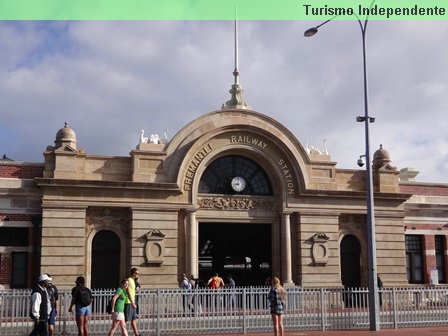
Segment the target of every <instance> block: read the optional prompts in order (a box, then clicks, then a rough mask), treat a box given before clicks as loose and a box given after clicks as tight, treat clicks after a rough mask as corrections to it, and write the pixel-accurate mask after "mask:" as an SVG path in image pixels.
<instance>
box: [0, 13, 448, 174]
mask: <svg viewBox="0 0 448 336" xmlns="http://www.w3.org/2000/svg"><path fill="white" fill-rule="evenodd" d="M315 24H317V23H315V22H311V21H306V22H305V21H303V22H301V21H296V22H293V21H242V22H240V24H239V28H240V29H239V35H240V36H239V37H240V40H239V51H240V59H239V61H240V62H239V64H240V74H241V77H240V79H241V84H242V86H243V88H244V89H245V98H246V100H247V102H248V103H249V104H250V105H251V106H252V107H253V108H254V109H255V110H257V111H259V112H262V113H265V114H267V115H269V116H271V117H273V118H275V119H277V120H278V121H279V122H281V123H283V124H284V125H286V126H287V127H288V128H289V129H290V130H291V131H292V133H294V134H295V135H296V137H297V138H298V139H299V140H300V141H302V143H303V144H305V142H306V141H307V140H308V141H309V142H310V144H312V145H317V146H322V141H323V139H327V145H328V148H329V150H330V152H331V155H332V159H333V160H335V161H337V162H338V167H340V168H357V166H356V160H357V158H358V156H359V155H360V154H362V153H363V151H364V128H363V125H362V124H359V123H356V122H355V117H356V116H358V115H363V113H364V110H363V86H362V82H363V75H362V49H361V33H360V29H359V27H358V25H357V22H347V21H334V22H330V23H328V24H327V25H325V26H323V27H322V28H320V30H319V33H318V34H317V35H316V36H314V37H313V38H305V37H303V32H304V31H305V30H306V29H307V28H309V27H310V26H312V25H315ZM447 35H448V23H447V22H446V21H432V22H429V21H428V22H422V21H387V22H386V21H384V22H383V21H371V22H369V26H368V31H367V66H368V84H369V108H370V111H371V115H372V116H375V117H376V118H377V119H376V122H375V123H374V124H372V127H371V150H372V153H373V152H374V151H375V150H376V149H377V148H378V147H379V144H380V143H381V144H383V146H384V148H386V149H387V150H389V152H390V154H391V158H392V161H393V162H392V164H393V165H395V166H397V167H398V168H403V167H406V166H412V167H414V168H416V169H417V170H419V171H420V172H421V173H420V175H419V176H418V179H419V180H422V181H432V182H436V181H438V182H445V183H447V182H448V177H447V176H448V174H447V173H448V166H447V163H446V162H447V158H448V153H447V148H448V136H447V135H446V134H447V133H446V129H447V126H448V125H447V123H448V122H447V120H448V118H446V117H445V114H446V110H447V107H448V92H447V90H448V87H447V85H446V78H447V77H448V63H447V62H446V56H447V55H448V45H447V44H446V43H444V41H445V40H446V37H447ZM0 57H2V64H1V65H0V71H1V74H0V75H1V76H0V131H1V132H0V134H1V135H0V150H1V152H0V154H7V155H8V156H9V157H11V158H13V159H16V160H24V161H42V160H43V157H42V151H43V150H44V149H45V147H46V146H47V145H50V144H52V143H53V140H54V136H55V134H56V131H57V130H58V129H59V128H60V127H62V126H63V123H64V121H68V122H69V123H70V125H71V127H73V128H74V130H75V131H76V133H77V136H78V143H79V145H80V146H81V147H83V148H85V149H86V151H87V153H89V154H100V155H101V154H104V155H128V153H129V151H130V150H132V149H133V148H134V147H135V145H136V144H137V141H138V138H139V132H140V130H141V129H142V128H143V129H145V131H147V133H160V134H161V133H163V130H164V129H165V128H168V129H169V130H170V136H173V135H174V133H175V132H177V131H178V130H179V129H180V128H181V127H183V126H184V125H185V124H187V123H188V122H190V121H191V120H193V119H194V118H196V117H198V116H200V115H202V114H205V113H207V112H209V111H212V110H215V109H219V108H220V106H221V104H222V103H224V102H225V101H227V100H228V99H229V93H228V90H229V88H230V85H231V84H232V82H233V77H232V71H233V61H234V60H233V22H231V21H171V22H160V21H149V22H148V21H132V22H123V21H120V22H114V21H104V22H103V21H91V22H90V21H89V22H85V21H74V22H2V23H0Z"/></svg>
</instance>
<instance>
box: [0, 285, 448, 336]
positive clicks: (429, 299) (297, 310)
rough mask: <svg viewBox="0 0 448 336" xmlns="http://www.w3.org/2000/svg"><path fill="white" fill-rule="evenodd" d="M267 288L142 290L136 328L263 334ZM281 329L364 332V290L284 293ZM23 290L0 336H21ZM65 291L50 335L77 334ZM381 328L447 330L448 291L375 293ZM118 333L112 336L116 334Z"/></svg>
mask: <svg viewBox="0 0 448 336" xmlns="http://www.w3.org/2000/svg"><path fill="white" fill-rule="evenodd" d="M268 291H269V288H267V287H261V288H253V287H248V288H244V287H237V288H232V289H222V290H216V289H215V290H213V289H199V290H192V291H183V290H179V289H158V290H149V289H147V290H145V289H143V290H142V291H141V292H140V293H139V295H138V305H139V310H138V316H139V321H138V325H139V329H140V330H141V331H142V333H144V334H150V335H166V334H170V335H176V334H178V335H186V334H193V333H194V334H199V333H203V334H208V335H210V334H213V333H246V332H266V331H270V330H272V326H271V323H272V322H271V317H270V314H269V307H268V301H267V294H268ZM113 293H114V291H113V290H94V291H93V298H94V300H93V303H92V315H91V316H90V320H89V333H90V334H91V335H106V334H107V332H108V330H109V328H110V326H111V318H110V315H109V314H107V313H106V305H107V303H108V301H109V299H110V298H111V297H112V295H113ZM287 293H288V297H287V309H286V314H285V316H284V326H285V329H286V330H289V331H299V330H343V329H368V328H369V309H368V290H367V289H363V288H361V289H339V288H335V289H302V288H299V287H293V288H288V289H287ZM30 297H31V292H30V291H29V290H3V291H0V335H2V336H3V335H7V336H15V335H28V334H29V333H30V332H31V330H32V327H33V323H32V321H31V319H30V318H29V314H30V306H31V299H30ZM70 300H71V293H70V291H60V296H59V307H58V319H57V325H56V334H57V335H77V328H76V323H75V317H74V315H73V314H70V313H68V307H69V304H70ZM380 302H381V308H380V326H381V328H383V329H386V328H404V327H420V326H440V325H447V324H448V288H447V287H437V288H387V289H382V290H380ZM118 333H119V332H118Z"/></svg>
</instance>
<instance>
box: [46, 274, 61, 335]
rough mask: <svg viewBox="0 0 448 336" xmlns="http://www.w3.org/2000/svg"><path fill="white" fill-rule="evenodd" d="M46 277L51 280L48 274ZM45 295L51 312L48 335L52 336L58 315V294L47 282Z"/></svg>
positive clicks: (54, 287) (50, 283) (55, 288)
mask: <svg viewBox="0 0 448 336" xmlns="http://www.w3.org/2000/svg"><path fill="white" fill-rule="evenodd" d="M47 275H48V277H49V278H51V275H50V274H48V273H47ZM47 293H48V297H49V298H50V303H51V312H50V316H49V317H48V335H49V336H54V326H55V325H56V316H57V315H58V299H59V294H58V289H57V287H56V286H55V285H53V283H52V282H51V281H49V282H48V286H47Z"/></svg>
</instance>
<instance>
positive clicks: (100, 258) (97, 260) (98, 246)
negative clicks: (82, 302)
mask: <svg viewBox="0 0 448 336" xmlns="http://www.w3.org/2000/svg"><path fill="white" fill-rule="evenodd" d="M120 254H121V247H120V238H119V237H118V236H117V235H116V234H115V233H114V232H112V231H109V230H102V231H100V232H98V233H97V234H95V236H94V237H93V240H92V270H91V275H92V285H91V286H92V288H115V287H117V286H118V284H119V282H120Z"/></svg>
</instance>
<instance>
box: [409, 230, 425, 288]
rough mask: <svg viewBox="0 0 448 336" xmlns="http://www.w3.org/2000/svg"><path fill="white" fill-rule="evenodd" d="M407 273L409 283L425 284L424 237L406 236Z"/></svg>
mask: <svg viewBox="0 0 448 336" xmlns="http://www.w3.org/2000/svg"><path fill="white" fill-rule="evenodd" d="M405 239H406V272H407V275H408V281H409V283H423V281H424V279H423V244H422V237H421V236H418V235H406V236H405Z"/></svg>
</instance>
